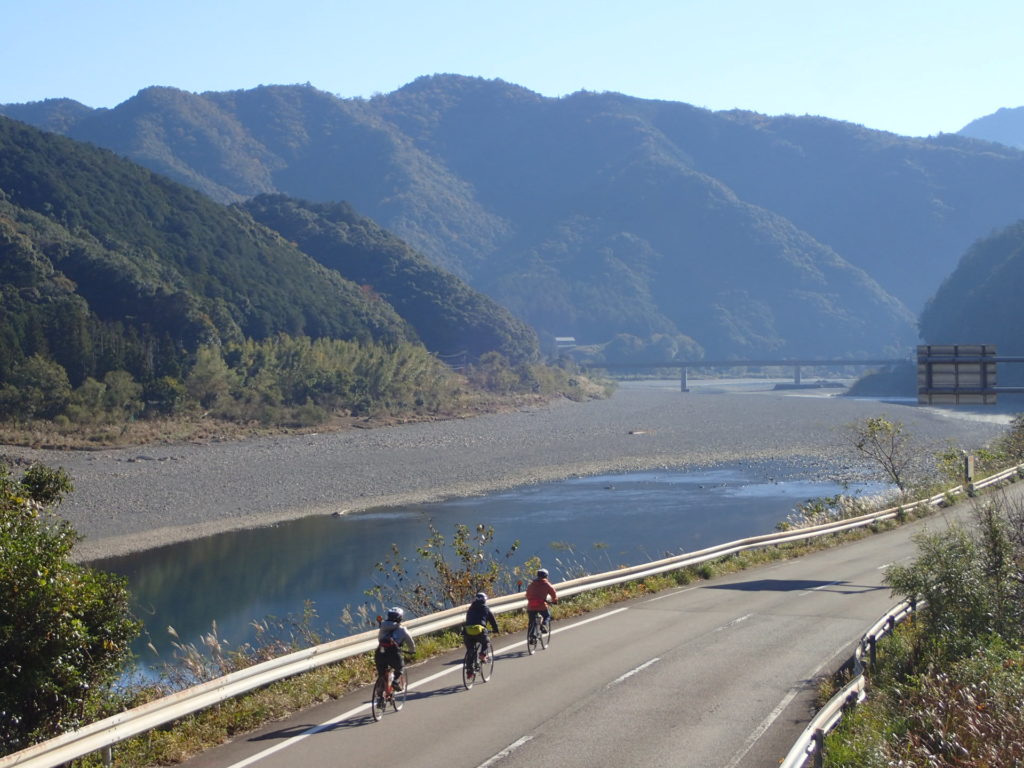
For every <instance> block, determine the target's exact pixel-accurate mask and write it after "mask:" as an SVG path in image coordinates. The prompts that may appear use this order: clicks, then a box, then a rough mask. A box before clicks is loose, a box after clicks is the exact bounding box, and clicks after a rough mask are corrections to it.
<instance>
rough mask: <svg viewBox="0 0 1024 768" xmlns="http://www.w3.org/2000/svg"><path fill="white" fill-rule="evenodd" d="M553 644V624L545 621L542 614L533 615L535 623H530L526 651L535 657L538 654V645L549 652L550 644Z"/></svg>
mask: <svg viewBox="0 0 1024 768" xmlns="http://www.w3.org/2000/svg"><path fill="white" fill-rule="evenodd" d="M550 642H551V622H550V621H545V620H544V616H543V614H541V613H535V614H534V615H533V621H532V622H530V628H529V629H528V630H527V631H526V650H527V652H528V653H529V654H530V655H531V656H533V654H535V653H536V652H537V644H538V643H539V644H540V647H541V648H543V649H545V650H547V647H548V644H549V643H550Z"/></svg>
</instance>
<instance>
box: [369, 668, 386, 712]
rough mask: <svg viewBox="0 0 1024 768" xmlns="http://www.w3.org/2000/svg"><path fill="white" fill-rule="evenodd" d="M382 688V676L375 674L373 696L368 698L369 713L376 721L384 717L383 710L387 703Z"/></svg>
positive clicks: (383, 687) (383, 686) (383, 685)
mask: <svg viewBox="0 0 1024 768" xmlns="http://www.w3.org/2000/svg"><path fill="white" fill-rule="evenodd" d="M384 690H385V683H384V676H383V675H377V682H376V683H374V685H373V698H372V699H370V714H371V715H373V719H374V720H376V721H378V722H379V721H380V719H381V718H382V717H384V711H385V710H386V709H387V704H388V703H387V701H386V700H385V698H384Z"/></svg>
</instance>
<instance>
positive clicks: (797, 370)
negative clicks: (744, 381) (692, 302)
mask: <svg viewBox="0 0 1024 768" xmlns="http://www.w3.org/2000/svg"><path fill="white" fill-rule="evenodd" d="M910 362H913V361H912V360H911V359H910V358H909V357H907V358H895V359H894V358H870V359H854V358H837V359H834V360H830V359H824V360H815V359H811V358H806V359H803V358H801V359H796V360H794V359H792V358H789V359H772V358H767V359H754V360H662V361H656V360H655V361H649V362H638V363H622V362H605V363H590V364H588V365H587V367H588V368H598V369H603V370H607V371H614V370H636V369H638V368H641V369H649V370H653V369H657V368H678V369H679V391H680V392H689V391H690V389H689V387H688V386H687V383H686V372H687V369H689V368H768V367H771V368H792V369H793V384H795V385H796V386H800V384H801V380H800V374H801V369H802V368H836V367H840V366H842V367H846V366H851V367H852V366H856V367H860V368H877V367H886V366H892V365H897V364H899V363H910Z"/></svg>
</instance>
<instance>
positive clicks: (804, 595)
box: [797, 581, 842, 597]
mask: <svg viewBox="0 0 1024 768" xmlns="http://www.w3.org/2000/svg"><path fill="white" fill-rule="evenodd" d="M841 583H842V582H840V581H830V582H828V583H827V584H819V585H818V586H816V587H813V588H812V589H808V590H806V591H804V592H801V593H800V594H798V595H797V597H807V596H808V595H809V594H811V593H812V592H818V591H820V590H822V589H827V588H828V587H834V586H835V585H836V584H841Z"/></svg>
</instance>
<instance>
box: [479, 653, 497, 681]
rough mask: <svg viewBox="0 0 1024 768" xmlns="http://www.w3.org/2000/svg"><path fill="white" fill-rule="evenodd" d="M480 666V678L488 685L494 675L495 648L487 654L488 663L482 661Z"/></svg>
mask: <svg viewBox="0 0 1024 768" xmlns="http://www.w3.org/2000/svg"><path fill="white" fill-rule="evenodd" d="M479 666H480V677H481V678H482V679H483V681H484V682H485V683H486V682H487V681H488V680H490V679H491V675H493V674H494V646H491V650H490V652H488V654H487V661H481V662H480V664H479Z"/></svg>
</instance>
